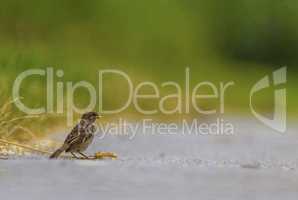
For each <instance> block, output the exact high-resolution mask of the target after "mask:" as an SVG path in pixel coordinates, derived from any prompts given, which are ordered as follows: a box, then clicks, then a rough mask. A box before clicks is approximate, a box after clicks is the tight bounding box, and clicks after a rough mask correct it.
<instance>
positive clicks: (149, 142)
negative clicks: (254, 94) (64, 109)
mask: <svg viewBox="0 0 298 200" xmlns="http://www.w3.org/2000/svg"><path fill="white" fill-rule="evenodd" d="M233 123H234V124H235V134H234V135H230V136H214V135H212V136H207V135H181V134H176V135H157V134H156V135H149V134H139V135H137V136H136V137H135V138H133V139H132V140H130V139H129V138H128V136H106V137H105V138H104V139H103V140H101V139H98V138H97V139H96V141H95V143H94V145H92V147H90V149H88V151H89V153H91V152H94V151H113V152H116V153H117V154H118V155H119V159H118V160H99V161H84V160H51V161H49V160H47V159H46V158H44V157H41V156H34V157H28V158H15V159H12V160H1V161H0V193H1V199H28V200H29V199H30V200H35V199H36V200H37V199H38V200H40V199H43V200H45V199H51V200H52V199H99V198H103V199H153V198H154V199H212V200H214V199H227V200H234V199H235V200H239V199H244V200H246V199H247V200H251V199H264V200H267V199H271V200H275V199H276V200H277V199H278V200H279V199H288V200H291V199H293V200H294V199H297V197H298V188H297V185H298V165H297V163H298V145H297V144H298V134H296V133H295V130H296V128H295V126H292V127H290V128H289V129H288V132H287V133H286V134H283V135H281V134H278V133H276V132H274V131H272V130H270V129H267V128H265V127H264V126H263V125H262V124H259V123H258V122H255V121H248V120H242V119H237V120H236V119H234V121H233ZM61 135H62V134H59V137H61Z"/></svg>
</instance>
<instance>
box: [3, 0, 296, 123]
mask: <svg viewBox="0 0 298 200" xmlns="http://www.w3.org/2000/svg"><path fill="white" fill-rule="evenodd" d="M297 21H298V1H294V0H283V1H272V0H270V1H269V0H229V1H215V0H208V1H207V0H205V1H202V0H183V1H182V0H180V1H179V0H151V1H137V0H127V1H123V0H96V1H95V0H94V1H81V0H48V1H46V0H45V1H39V0H27V1H19V0H9V1H8V0H4V1H2V2H1V6H0V24H1V28H0V44H1V45H0V70H1V72H0V87H1V94H2V97H1V102H4V101H5V99H6V98H7V97H9V96H11V88H12V83H13V81H14V79H15V78H16V76H17V75H18V74H19V73H21V72H23V71H24V70H26V69H31V68H46V67H54V68H55V69H63V70H64V73H65V76H64V77H63V78H62V79H59V81H64V82H66V81H74V82H75V81H80V80H86V81H89V82H91V83H92V84H94V85H96V84H97V79H98V77H97V75H96V74H97V71H98V70H100V69H107V68H112V69H120V70H123V71H124V72H126V73H127V74H128V75H130V77H131V78H132V79H133V81H134V82H135V83H138V82H140V81H154V82H156V83H162V82H164V81H169V80H173V81H177V82H178V83H181V85H182V84H183V81H184V70H185V67H187V66H188V67H190V70H191V83H192V84H195V83H198V82H202V81H211V82H213V83H219V82H220V81H223V82H228V81H234V82H235V86H233V87H232V89H231V90H230V91H229V92H228V93H227V94H226V102H225V105H226V111H225V112H226V113H228V114H231V115H234V114H235V115H236V114H241V113H246V114H250V111H249V91H250V88H251V87H252V86H253V85H254V83H256V81H258V80H259V79H260V78H262V77H263V76H265V75H267V74H271V73H272V72H273V71H274V70H275V69H278V68H280V67H282V66H287V67H288V82H287V89H288V90H287V93H288V96H287V99H288V108H289V116H291V117H293V118H294V117H295V116H296V113H297V111H298V109H297V105H296V101H297V100H298V95H297V92H296V90H295V87H296V85H297V83H298V81H297V79H296V77H297V75H298V71H297V69H296V66H297V63H298V56H297V55H296V54H297V52H298V26H297ZM104 89H105V93H104V97H103V100H104V106H106V107H111V108H112V107H113V106H117V105H119V104H121V102H123V100H124V99H125V98H126V96H125V95H126V94H125V93H126V91H125V89H123V83H122V82H121V80H117V79H116V80H114V79H112V80H108V81H107V85H105V88H104ZM164 93H165V94H166V93H167V92H166V91H165V92H164ZM22 95H23V96H24V97H25V99H24V101H25V102H26V103H27V104H28V105H31V106H32V107H39V106H40V105H44V104H45V81H44V80H43V79H38V78H32V80H29V81H27V82H26V84H25V85H24V88H23V93H22ZM88 101H89V99H88V94H87V93H86V91H83V90H82V91H78V92H77V93H76V103H77V105H78V106H81V107H84V105H86V103H88ZM255 102H256V105H257V107H258V109H259V110H260V111H261V112H264V113H267V112H272V108H273V106H272V105H273V88H272V89H268V90H266V92H263V93H260V94H258V95H257V96H256V97H255ZM155 103H156V102H155ZM153 104H154V102H143V106H144V107H147V108H150V107H154V105H153ZM216 105H217V104H216V103H215V102H205V106H206V107H212V106H216ZM170 106H171V105H169V107H170ZM123 113H124V114H125V113H127V114H128V113H129V114H134V113H136V111H135V109H134V108H129V109H128V110H126V111H124V112H123ZM194 115H196V114H195V113H194Z"/></svg>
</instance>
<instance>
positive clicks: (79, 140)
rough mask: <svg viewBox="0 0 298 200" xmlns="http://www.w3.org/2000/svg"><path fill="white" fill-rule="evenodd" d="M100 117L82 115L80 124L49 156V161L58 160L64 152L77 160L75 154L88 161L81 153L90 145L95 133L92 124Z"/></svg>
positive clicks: (93, 114)
mask: <svg viewBox="0 0 298 200" xmlns="http://www.w3.org/2000/svg"><path fill="white" fill-rule="evenodd" d="M100 117H101V116H100V115H99V114H98V113H96V112H88V113H85V114H83V115H82V117H81V120H80V122H79V123H78V124H77V125H76V126H75V127H74V128H73V129H72V131H71V132H70V133H69V134H68V135H67V137H66V139H65V141H64V144H63V145H62V146H61V147H60V148H59V149H57V150H56V151H55V152H54V153H53V154H52V155H51V156H50V159H53V158H58V157H59V156H60V154H62V153H63V152H64V151H65V152H66V153H71V154H72V155H73V156H74V157H75V158H78V159H79V157H77V156H76V154H75V153H78V154H80V155H82V156H83V157H84V158H86V159H88V156H86V155H85V154H83V153H82V152H83V151H85V150H86V149H87V148H88V146H89V145H90V144H91V143H92V141H93V138H94V134H95V132H96V126H95V125H94V123H95V121H96V119H98V118H100Z"/></svg>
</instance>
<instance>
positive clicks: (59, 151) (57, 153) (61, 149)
mask: <svg viewBox="0 0 298 200" xmlns="http://www.w3.org/2000/svg"><path fill="white" fill-rule="evenodd" d="M67 147H68V145H63V146H62V147H60V148H59V149H57V150H56V151H55V152H54V153H52V155H50V159H54V158H58V157H59V156H60V154H61V153H63V151H65V150H66V149H67Z"/></svg>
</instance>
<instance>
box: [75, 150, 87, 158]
mask: <svg viewBox="0 0 298 200" xmlns="http://www.w3.org/2000/svg"><path fill="white" fill-rule="evenodd" d="M78 153H79V154H81V155H82V156H83V157H84V158H85V159H89V157H88V156H86V155H85V154H83V153H82V152H80V151H79V152H78Z"/></svg>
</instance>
